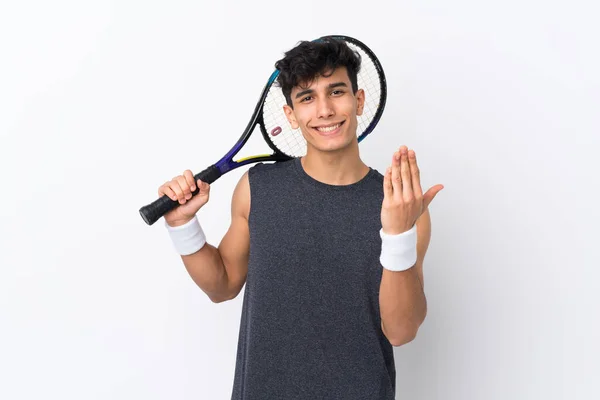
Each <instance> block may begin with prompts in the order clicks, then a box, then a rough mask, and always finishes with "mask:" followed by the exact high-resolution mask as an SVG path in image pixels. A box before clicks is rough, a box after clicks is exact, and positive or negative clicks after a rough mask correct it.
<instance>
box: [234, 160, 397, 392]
mask: <svg viewBox="0 0 600 400" xmlns="http://www.w3.org/2000/svg"><path fill="white" fill-rule="evenodd" d="M248 177H249V182H250V195H251V200H250V203H251V206H250V215H249V219H248V221H249V227H250V258H249V263H248V276H247V280H246V284H245V292H244V299H243V307H242V317H241V324H240V333H239V342H238V349H237V359H236V367H235V377H234V384H233V392H232V397H231V398H232V399H233V400H271V399H272V400H295V399H298V400H300V399H301V400H317V399H327V400H334V399H340V400H342V399H343V400H371V399H372V400H388V399H394V398H395V386H396V370H395V365H394V353H393V347H392V345H391V344H390V343H389V341H388V340H387V338H386V337H385V335H384V334H383V332H382V330H381V318H380V314H379V285H380V283H381V276H382V268H383V267H382V266H381V264H380V263H379V254H380V249H381V239H380V237H379V230H380V229H381V203H382V201H383V176H382V175H381V174H380V173H379V172H377V171H376V170H374V169H371V170H370V172H369V173H368V174H367V175H366V176H365V177H364V178H363V179H361V180H360V181H359V182H356V183H354V184H351V185H345V186H332V185H328V184H324V183H322V182H319V181H317V180H315V179H313V178H312V177H311V176H310V175H308V174H307V173H306V172H305V171H304V169H303V167H302V165H301V163H300V159H293V160H291V161H286V162H279V163H275V164H257V165H255V166H253V167H252V168H250V170H249V175H248Z"/></svg>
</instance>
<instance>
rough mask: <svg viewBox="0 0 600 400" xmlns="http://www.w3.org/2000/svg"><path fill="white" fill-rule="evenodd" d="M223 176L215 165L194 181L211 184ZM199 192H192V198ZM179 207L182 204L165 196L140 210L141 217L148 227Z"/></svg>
mask: <svg viewBox="0 0 600 400" xmlns="http://www.w3.org/2000/svg"><path fill="white" fill-rule="evenodd" d="M221 175H223V174H222V173H221V171H220V170H219V168H217V167H216V166H214V165H211V166H210V167H208V168H206V169H205V170H204V171H202V172H200V173H198V174H196V175H194V179H195V181H196V182H197V181H198V179H200V180H201V181H202V182H206V183H208V184H211V183H213V182H214V181H216V180H217V179H219V177H220V176H221ZM199 191H200V189H199V188H198V187H196V190H194V191H193V192H192V196H195V195H197V194H198V192H199ZM179 205H180V204H179V202H178V201H175V200H171V198H170V197H169V196H167V195H166V194H165V195H163V196H162V197H160V198H159V199H157V200H155V201H153V202H152V203H150V204H148V205H145V206H144V207H142V208H140V215H141V216H142V219H143V220H144V222H146V223H147V224H148V225H152V224H154V223H155V222H156V221H158V220H159V218H160V217H162V216H163V215H165V214H166V213H168V212H169V211H171V210H173V209H174V208H176V207H178V206H179Z"/></svg>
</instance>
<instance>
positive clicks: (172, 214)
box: [158, 169, 210, 226]
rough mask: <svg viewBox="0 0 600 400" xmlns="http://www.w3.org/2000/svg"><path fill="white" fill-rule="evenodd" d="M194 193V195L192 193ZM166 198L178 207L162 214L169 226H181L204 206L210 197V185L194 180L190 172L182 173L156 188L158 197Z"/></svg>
mask: <svg viewBox="0 0 600 400" xmlns="http://www.w3.org/2000/svg"><path fill="white" fill-rule="evenodd" d="M193 192H195V193H196V195H193V194H192V193H193ZM162 196H167V197H169V198H170V199H171V200H173V201H175V202H178V203H179V206H178V207H175V208H173V209H172V210H170V211H169V212H167V213H165V214H164V217H165V220H166V221H167V224H169V225H170V226H177V225H183V224H185V223H186V222H188V221H190V220H191V219H192V218H194V216H195V215H196V214H197V213H198V211H199V210H200V208H202V206H204V205H205V204H206V203H207V202H208V199H209V197H210V185H209V184H208V183H206V182H202V181H201V180H199V179H194V175H193V174H192V171H190V170H189V169H188V170H186V171H184V173H183V175H179V176H176V177H174V178H173V179H172V180H170V181H169V182H166V183H164V184H163V185H162V186H161V187H159V188H158V197H162Z"/></svg>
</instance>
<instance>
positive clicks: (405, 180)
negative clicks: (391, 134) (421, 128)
mask: <svg viewBox="0 0 600 400" xmlns="http://www.w3.org/2000/svg"><path fill="white" fill-rule="evenodd" d="M443 188H444V186H443V185H435V186H433V187H432V188H430V189H429V190H428V191H427V192H426V193H425V194H423V191H422V189H421V178H420V173H419V167H418V166H417V157H416V154H415V152H414V150H410V151H409V150H408V148H407V147H406V146H401V147H400V150H398V151H397V152H395V153H394V156H393V158H392V166H391V167H388V169H387V171H386V172H385V177H384V180H383V204H382V207H381V227H382V228H383V232H384V233H387V234H389V235H396V234H400V233H403V232H406V231H408V230H409V229H411V228H412V227H413V225H414V224H415V223H416V221H417V219H418V218H419V217H420V216H421V214H423V212H424V211H425V210H426V209H427V207H428V206H429V203H431V201H432V200H433V198H434V197H435V196H436V195H437V194H438V193H439V191H440V190H442V189H443Z"/></svg>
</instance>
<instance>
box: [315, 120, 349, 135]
mask: <svg viewBox="0 0 600 400" xmlns="http://www.w3.org/2000/svg"><path fill="white" fill-rule="evenodd" d="M344 122H346V121H342V122H340V123H338V124H335V125H329V126H320V127H314V128H313V129H315V130H317V131H319V132H321V133H331V132H333V131H335V130H337V129H338V128H339V127H340V126H342V125H344Z"/></svg>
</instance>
